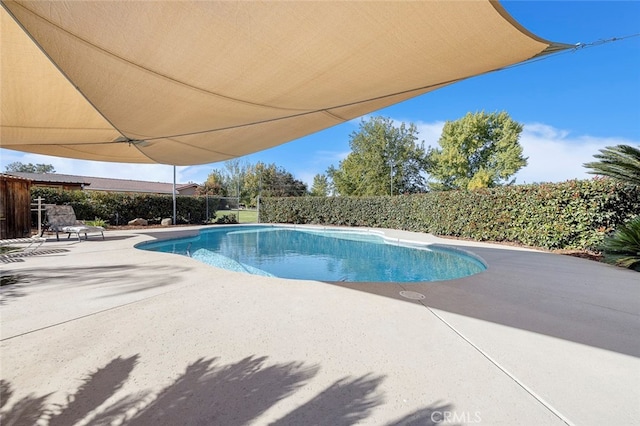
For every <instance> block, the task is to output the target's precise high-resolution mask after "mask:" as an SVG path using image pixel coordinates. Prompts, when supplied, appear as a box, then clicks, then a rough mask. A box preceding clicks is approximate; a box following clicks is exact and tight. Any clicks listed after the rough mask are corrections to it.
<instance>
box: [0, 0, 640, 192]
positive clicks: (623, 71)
mask: <svg viewBox="0 0 640 426" xmlns="http://www.w3.org/2000/svg"><path fill="white" fill-rule="evenodd" d="M502 4H503V6H504V7H505V8H506V9H507V11H508V12H509V13H511V15H512V16H513V17H514V18H515V19H516V20H517V21H518V22H520V23H521V24H522V25H523V26H524V27H525V28H527V29H528V30H530V31H531V32H533V33H534V34H536V35H538V36H539V37H542V38H544V39H547V40H551V41H556V42H562V43H568V44H576V43H593V42H598V41H600V40H607V39H611V38H613V37H624V36H628V35H632V34H638V33H640V1H504V2H502ZM481 110H484V111H487V112H493V111H506V112H508V113H509V114H510V115H511V117H512V118H513V119H514V120H516V121H518V122H520V123H522V124H523V125H524V131H523V133H522V135H521V138H520V143H521V144H522V145H523V148H524V155H525V156H528V157H529V165H528V166H527V167H525V168H523V169H522V170H521V171H520V172H519V173H518V175H517V182H518V183H532V182H558V181H563V180H567V179H572V178H587V177H589V175H587V174H586V172H585V169H584V168H583V167H582V164H583V163H584V162H587V161H591V160H592V159H593V154H595V153H597V152H598V150H599V149H601V148H603V147H605V146H610V145H616V144H619V143H625V144H631V145H636V146H640V36H636V37H631V38H627V39H624V40H621V41H616V42H612V43H606V44H604V45H601V46H596V47H587V48H582V49H577V50H576V51H572V52H568V53H563V54H560V55H557V56H553V57H549V58H548V59H545V60H541V61H537V62H533V63H529V64H525V65H521V66H516V67H513V68H510V69H506V70H502V71H498V72H494V73H490V74H487V75H483V76H479V77H474V78H471V79H468V80H466V81H463V82H460V83H457V84H454V85H451V86H448V87H445V88H443V89H440V90H437V91H435V92H431V93H428V94H426V95H423V96H420V97H418V98H415V99H412V100H409V101H406V102H403V103H401V104H397V105H394V106H391V107H389V108H385V109H383V110H380V111H376V112H374V113H372V114H371V115H382V116H385V117H390V118H392V119H394V120H396V121H398V122H406V123H409V122H412V123H414V124H416V126H417V127H418V129H419V131H420V136H419V139H420V140H423V141H424V143H425V145H426V146H429V145H431V146H437V141H438V138H439V136H440V133H441V130H442V126H443V124H444V122H445V121H447V120H457V119H459V118H461V117H463V116H464V115H465V114H466V113H467V112H475V111H481ZM359 121H360V120H353V121H351V122H348V123H344V124H342V125H339V126H336V127H333V128H330V129H327V130H324V131H322V132H318V133H316V134H313V135H310V136H307V137H304V138H301V139H298V140H295V141H293V142H289V143H287V144H284V145H281V146H279V147H276V148H272V149H269V150H266V151H262V152H259V153H255V154H252V155H250V156H246V157H242V158H241V159H240V160H241V161H246V162H248V163H253V164H255V163H257V162H258V161H263V162H265V163H276V164H277V165H278V166H282V167H284V168H285V169H286V170H288V171H289V172H291V173H292V174H293V175H294V176H295V177H296V178H298V179H301V180H303V181H305V182H307V183H309V184H310V183H311V182H312V180H313V176H314V175H315V174H317V173H324V172H325V170H326V169H327V168H328V167H329V166H330V165H335V166H336V167H337V166H338V163H339V161H340V160H341V159H343V158H344V157H345V156H346V155H347V154H348V153H349V151H350V149H349V135H350V134H351V133H352V132H353V131H356V130H357V129H358V124H359ZM14 161H20V162H23V163H46V164H52V165H53V166H54V167H55V169H56V172H58V173H66V174H77V175H84V176H100V177H114V178H116V177H117V178H124V179H139V180H149V181H162V182H170V181H171V180H172V179H173V168H172V167H171V166H164V165H138V164H118V163H102V162H94V161H80V160H71V159H64V158H58V157H47V156H42V155H34V154H23V153H20V152H17V151H11V150H6V149H0V167H1V170H2V171H4V170H5V166H6V165H7V164H9V163H11V162H14ZM216 168H218V169H222V168H224V164H223V163H215V164H206V165H199V166H190V167H178V168H177V180H178V182H180V183H186V182H189V181H191V182H196V183H201V182H203V181H204V180H205V179H206V177H207V175H208V174H209V173H210V172H211V170H213V169H216Z"/></svg>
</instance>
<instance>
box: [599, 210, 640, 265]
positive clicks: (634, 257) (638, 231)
mask: <svg viewBox="0 0 640 426" xmlns="http://www.w3.org/2000/svg"><path fill="white" fill-rule="evenodd" d="M600 249H601V250H602V253H603V255H604V261H605V262H607V263H611V264H613V265H618V266H622V267H623V268H629V269H634V270H636V271H639V272H640V216H636V217H635V218H634V219H632V220H631V221H630V222H628V223H626V224H624V225H620V226H619V227H618V228H617V229H616V231H615V232H614V233H613V234H611V235H609V236H607V237H605V239H604V241H603V243H602V246H601V247H600Z"/></svg>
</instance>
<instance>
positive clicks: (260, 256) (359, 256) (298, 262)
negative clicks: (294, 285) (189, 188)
mask: <svg viewBox="0 0 640 426" xmlns="http://www.w3.org/2000/svg"><path fill="white" fill-rule="evenodd" d="M136 247H137V248H139V249H143V250H153V251H159V252H165V253H174V254H179V255H184V256H190V257H192V258H194V259H196V260H198V261H201V262H203V263H206V264H209V265H212V266H215V267H219V268H224V269H230V270H233V271H238V272H245V273H249V274H254V275H264V276H274V277H279V278H294V279H305V280H318V281H348V282H405V283H411V282H424V281H441V280H449V279H454V278H461V277H466V276H469V275H473V274H476V273H479V272H482V271H483V270H485V269H486V266H485V265H484V263H483V262H482V261H481V260H480V259H478V258H476V257H474V256H472V255H470V254H467V253H465V252H462V251H460V250H456V249H451V248H445V247H440V246H438V247H434V246H427V245H423V244H411V243H403V242H399V241H397V240H389V239H385V238H384V237H383V235H382V234H381V233H378V232H375V231H364V232H359V231H352V230H348V231H347V230H337V229H316V228H301V227H295V228H294V227H282V226H273V225H260V226H241V227H240V226H232V227H218V228H213V229H205V230H202V231H200V233H199V234H198V235H197V236H194V237H189V238H180V239H172V240H164V241H153V242H148V243H142V244H139V245H137V246H136Z"/></svg>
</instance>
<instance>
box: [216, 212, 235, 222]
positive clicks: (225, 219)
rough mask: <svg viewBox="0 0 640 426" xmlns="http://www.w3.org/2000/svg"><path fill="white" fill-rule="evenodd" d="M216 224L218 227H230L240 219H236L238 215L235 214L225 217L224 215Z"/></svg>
mask: <svg viewBox="0 0 640 426" xmlns="http://www.w3.org/2000/svg"><path fill="white" fill-rule="evenodd" d="M214 223H215V224H217V225H229V224H233V223H238V219H237V218H236V215H235V214H233V213H232V214H225V215H222V217H219V218H218V219H216V221H215V222H214Z"/></svg>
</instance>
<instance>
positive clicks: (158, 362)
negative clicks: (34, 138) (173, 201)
mask: <svg viewBox="0 0 640 426" xmlns="http://www.w3.org/2000/svg"><path fill="white" fill-rule="evenodd" d="M197 231H198V228H195V227H194V228H174V229H149V230H140V231H107V232H105V237H106V239H105V240H104V241H102V240H101V239H100V238H91V237H90V238H89V240H87V241H84V240H83V241H82V242H78V241H76V240H64V239H61V241H59V242H57V241H55V236H54V237H53V238H50V239H49V241H47V242H46V243H45V244H44V245H43V246H42V247H41V248H40V249H39V250H38V251H37V253H36V254H35V255H30V256H24V257H19V256H18V257H12V258H8V259H4V260H3V261H2V262H3V263H1V265H2V274H3V277H4V278H5V280H8V279H11V282H12V283H11V284H8V285H3V286H2V287H1V289H0V291H1V292H0V295H1V299H0V314H1V321H2V325H1V339H2V342H1V345H2V346H1V349H2V353H1V358H0V361H1V378H2V380H3V389H2V392H3V395H2V398H1V405H2V412H3V418H2V424H11V421H15V422H16V423H15V424H34V423H35V421H36V420H37V419H38V418H40V423H39V424H50V425H73V424H92V425H94V424H96V425H105V424H127V425H132V424H135V425H178V424H180V425H182V424H202V425H243V424H256V425H267V424H275V425H332V426H333V425H350V424H366V425H449V424H486V425H514V424H518V425H554V424H558V425H562V424H579V425H589V424H594V425H601V424H619V425H630V424H640V361H639V357H640V338H639V336H640V274H638V273H636V272H632V271H628V270H623V269H619V268H615V267H612V266H608V265H604V264H600V263H596V262H592V261H589V260H584V259H578V258H573V257H566V256H560V255H555V254H550V253H543V252H538V251H532V250H524V249H519V248H514V247H506V246H498V245H490V244H481V243H470V242H463V241H453V240H440V239H437V238H435V237H433V236H430V235H425V234H416V233H410V232H403V231H393V230H386V231H385V233H386V235H387V236H389V237H391V238H399V239H407V240H417V241H429V242H436V243H444V244H447V245H452V246H453V245H455V246H459V247H461V248H464V249H466V250H469V251H472V252H474V253H476V254H477V255H479V256H480V257H482V258H483V259H484V260H485V261H486V263H487V265H488V270H487V271H485V272H482V273H480V274H478V275H475V276H472V277H467V278H463V279H458V280H451V281H444V282H435V283H423V284H381V283H365V284H347V283H341V284H339V285H338V284H331V283H323V282H313V281H297V280H284V279H275V278H267V277H259V276H251V275H245V274H240V273H235V272H231V271H226V270H220V269H215V268H212V267H210V266H207V265H204V264H201V263H199V262H197V261H195V260H193V259H190V258H187V257H182V256H177V255H172V254H165V253H157V252H148V251H141V250H138V249H135V248H134V247H133V246H134V244H136V243H139V242H142V241H147V240H152V239H155V238H168V237H174V236H176V235H191V234H194V233H196V232H197ZM406 291H409V292H414V293H418V294H414V296H416V297H420V295H422V296H424V298H422V299H418V298H415V299H412V298H406V297H403V296H402V295H401V294H400V292H406ZM409 295H410V296H411V295H412V293H409ZM5 422H6V423H5Z"/></svg>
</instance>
